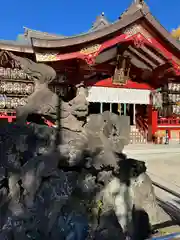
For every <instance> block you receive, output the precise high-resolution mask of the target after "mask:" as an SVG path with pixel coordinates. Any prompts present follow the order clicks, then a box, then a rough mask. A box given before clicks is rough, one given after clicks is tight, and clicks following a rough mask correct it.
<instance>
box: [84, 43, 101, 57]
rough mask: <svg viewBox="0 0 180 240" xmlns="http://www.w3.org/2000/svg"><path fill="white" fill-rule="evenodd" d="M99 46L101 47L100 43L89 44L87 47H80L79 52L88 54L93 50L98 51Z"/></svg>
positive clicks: (93, 51)
mask: <svg viewBox="0 0 180 240" xmlns="http://www.w3.org/2000/svg"><path fill="white" fill-rule="evenodd" d="M100 47H101V45H100V44H96V45H93V46H89V47H86V48H83V49H81V51H80V53H82V54H85V55H89V54H92V53H95V52H97V51H99V49H100Z"/></svg>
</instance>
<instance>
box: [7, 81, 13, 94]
mask: <svg viewBox="0 0 180 240" xmlns="http://www.w3.org/2000/svg"><path fill="white" fill-rule="evenodd" d="M6 90H7V93H12V91H13V84H12V83H7V87H6Z"/></svg>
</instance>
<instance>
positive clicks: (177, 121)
mask: <svg viewBox="0 0 180 240" xmlns="http://www.w3.org/2000/svg"><path fill="white" fill-rule="evenodd" d="M158 125H161V126H171V125H180V118H159V119H158Z"/></svg>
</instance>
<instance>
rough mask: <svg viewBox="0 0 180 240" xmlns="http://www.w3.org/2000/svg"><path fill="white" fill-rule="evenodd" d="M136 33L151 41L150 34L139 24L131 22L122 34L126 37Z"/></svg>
mask: <svg viewBox="0 0 180 240" xmlns="http://www.w3.org/2000/svg"><path fill="white" fill-rule="evenodd" d="M138 33H140V34H141V35H143V36H144V37H145V38H146V39H147V40H148V41H149V42H152V41H151V37H152V36H151V34H150V33H149V32H148V31H147V30H146V29H145V28H144V27H143V26H142V25H140V24H132V25H130V27H128V28H126V29H125V30H124V34H126V35H127V37H126V39H128V38H130V37H132V36H133V35H136V34H138Z"/></svg>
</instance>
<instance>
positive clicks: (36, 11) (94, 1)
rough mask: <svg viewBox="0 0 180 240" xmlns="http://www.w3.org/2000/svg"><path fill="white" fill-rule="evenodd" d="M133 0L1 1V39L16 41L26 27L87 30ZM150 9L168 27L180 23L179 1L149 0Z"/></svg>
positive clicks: (114, 15) (69, 31) (64, 31)
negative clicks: (103, 16)
mask: <svg viewBox="0 0 180 240" xmlns="http://www.w3.org/2000/svg"><path fill="white" fill-rule="evenodd" d="M131 2H132V0H91V1H88V0H50V1H49V0H27V1H25V0H1V20H0V39H7V40H14V39H16V36H17V34H18V33H22V32H23V26H26V27H29V28H32V29H36V30H41V31H46V32H50V33H57V34H63V35H73V34H78V33H81V32H85V31H87V30H88V29H89V28H90V27H91V25H92V23H93V22H94V20H95V19H96V16H97V15H99V14H101V12H104V13H105V16H106V17H107V18H108V20H110V21H115V20H116V19H117V18H118V17H119V15H120V14H121V13H122V12H123V11H124V10H125V9H126V8H127V7H128V6H129V5H130V3H131ZM146 2H147V4H148V5H149V7H150V9H151V12H152V13H153V15H154V16H155V17H156V18H157V19H158V20H159V21H160V22H161V24H162V25H163V26H164V27H166V28H167V29H168V30H172V29H173V28H176V27H178V25H180V16H179V10H180V0H147V1H146Z"/></svg>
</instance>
